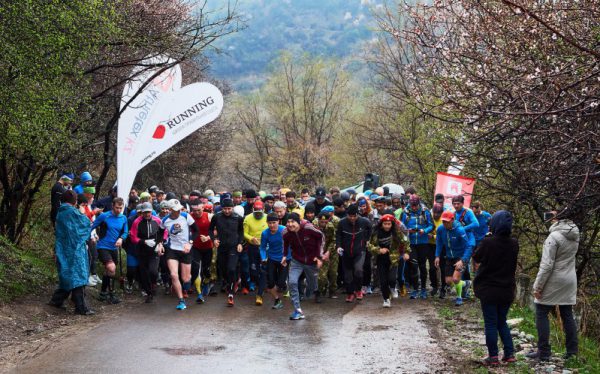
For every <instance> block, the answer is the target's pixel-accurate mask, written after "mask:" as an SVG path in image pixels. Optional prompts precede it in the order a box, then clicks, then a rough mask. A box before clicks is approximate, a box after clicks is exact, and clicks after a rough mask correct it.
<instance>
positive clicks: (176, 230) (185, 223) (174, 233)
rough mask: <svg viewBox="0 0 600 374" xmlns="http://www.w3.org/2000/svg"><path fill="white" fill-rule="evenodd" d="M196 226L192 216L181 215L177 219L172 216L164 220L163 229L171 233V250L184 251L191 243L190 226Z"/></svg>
mask: <svg viewBox="0 0 600 374" xmlns="http://www.w3.org/2000/svg"><path fill="white" fill-rule="evenodd" d="M193 224H194V219H193V218H192V216H191V215H189V214H188V215H187V217H184V216H183V214H181V213H180V214H179V217H177V218H176V219H173V218H171V216H170V215H168V216H166V217H165V218H163V221H162V224H161V225H160V227H161V228H163V229H165V230H167V232H168V233H169V244H170V248H171V249H172V250H174V251H183V246H184V245H185V244H186V243H189V241H190V226H191V225H193Z"/></svg>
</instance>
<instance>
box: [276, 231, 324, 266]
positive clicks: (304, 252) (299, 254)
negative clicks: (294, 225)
mask: <svg viewBox="0 0 600 374" xmlns="http://www.w3.org/2000/svg"><path fill="white" fill-rule="evenodd" d="M324 246H325V236H324V235H323V233H322V232H321V231H320V230H318V229H317V228H315V227H314V226H313V225H312V224H311V223H309V222H308V221H304V220H302V221H301V223H300V230H298V232H291V231H289V230H288V229H285V230H284V231H283V255H284V256H286V257H287V249H288V248H290V249H291V250H292V258H293V259H294V260H296V261H298V262H301V263H303V264H306V265H314V264H315V263H316V262H315V261H314V258H315V257H316V258H321V256H322V255H323V247H324Z"/></svg>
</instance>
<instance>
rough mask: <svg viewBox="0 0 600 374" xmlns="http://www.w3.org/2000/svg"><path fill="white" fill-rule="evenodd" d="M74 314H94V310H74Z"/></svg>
mask: <svg viewBox="0 0 600 374" xmlns="http://www.w3.org/2000/svg"><path fill="white" fill-rule="evenodd" d="M75 314H79V315H80V316H93V315H94V314H96V312H94V311H93V310H91V309H85V310H75Z"/></svg>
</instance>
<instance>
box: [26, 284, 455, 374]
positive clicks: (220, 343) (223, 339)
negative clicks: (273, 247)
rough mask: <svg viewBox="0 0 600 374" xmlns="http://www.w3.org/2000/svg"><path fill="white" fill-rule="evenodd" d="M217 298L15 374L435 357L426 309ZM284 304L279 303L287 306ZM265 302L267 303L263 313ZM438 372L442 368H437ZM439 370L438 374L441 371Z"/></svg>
mask: <svg viewBox="0 0 600 374" xmlns="http://www.w3.org/2000/svg"><path fill="white" fill-rule="evenodd" d="M253 300H254V298H253V297H251V296H240V297H237V299H236V306H235V307H234V308H227V307H225V306H224V305H225V304H224V302H225V298H224V297H222V296H218V297H210V298H209V300H208V303H206V304H204V305H191V306H190V307H189V308H188V309H187V310H185V311H183V312H180V311H176V310H175V299H174V298H172V297H169V296H162V297H159V298H158V299H157V301H156V302H155V303H154V304H152V305H146V304H142V303H140V305H133V306H132V307H130V308H127V309H126V312H125V313H124V314H122V315H120V316H118V317H116V318H114V319H111V320H109V321H106V322H102V323H100V324H99V325H98V326H97V327H95V328H94V329H92V330H91V331H88V332H85V333H81V334H77V335H74V336H72V337H69V338H67V339H63V340H61V341H59V342H56V344H54V345H53V347H52V348H51V349H50V350H48V351H47V352H45V353H44V354H42V355H40V356H38V357H37V358H35V359H34V360H31V361H29V362H27V363H24V364H22V365H20V366H18V367H17V371H18V372H20V373H116V372H117V373H166V372H170V373H192V372H193V373H277V374H281V373H350V372H360V373H388V372H389V373H432V372H436V371H437V370H439V369H442V368H444V364H443V362H444V358H443V355H442V354H441V350H440V348H439V347H438V346H437V343H436V342H435V340H434V339H433V338H432V337H430V335H429V333H428V330H427V327H426V325H425V324H424V322H423V319H424V318H427V317H426V315H427V313H428V312H431V309H430V307H429V306H428V304H429V303H427V302H422V301H411V300H406V299H402V300H399V301H398V302H396V303H395V305H393V307H392V308H391V309H383V308H381V298H380V297H379V296H375V295H373V296H370V297H368V298H367V299H365V301H364V302H363V303H362V304H361V305H356V304H346V303H345V302H344V301H343V300H342V299H338V300H330V299H327V300H326V301H325V303H323V304H320V305H317V304H314V303H312V302H307V303H304V304H303V309H304V312H305V313H306V320H304V321H289V320H288V316H289V313H290V311H291V306H290V305H289V302H287V304H286V308H284V309H283V310H272V309H270V303H271V299H270V298H267V299H266V300H265V301H266V304H265V306H263V307H257V306H255V305H253ZM286 301H287V300H286ZM267 304H268V305H269V306H267ZM446 370H448V372H449V371H451V370H450V369H448V368H446ZM445 372H446V371H445Z"/></svg>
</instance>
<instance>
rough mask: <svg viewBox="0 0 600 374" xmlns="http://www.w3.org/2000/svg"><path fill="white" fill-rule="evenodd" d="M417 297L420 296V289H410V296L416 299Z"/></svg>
mask: <svg viewBox="0 0 600 374" xmlns="http://www.w3.org/2000/svg"><path fill="white" fill-rule="evenodd" d="M417 297H419V291H417V290H413V291H410V298H411V299H412V300H414V299H416V298H417Z"/></svg>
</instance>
